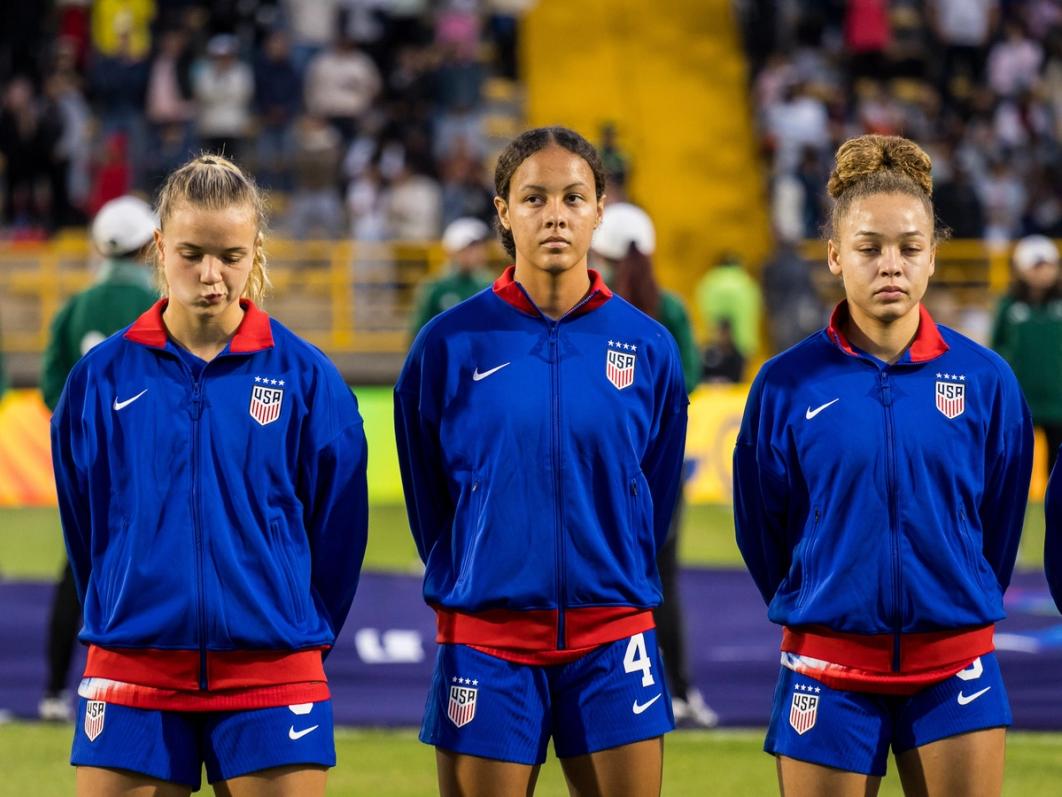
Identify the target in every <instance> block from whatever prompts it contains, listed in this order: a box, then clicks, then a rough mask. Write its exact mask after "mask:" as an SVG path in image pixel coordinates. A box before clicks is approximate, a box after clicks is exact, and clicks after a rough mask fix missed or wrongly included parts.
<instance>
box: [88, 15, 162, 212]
mask: <svg viewBox="0 0 1062 797" xmlns="http://www.w3.org/2000/svg"><path fill="white" fill-rule="evenodd" d="M131 24H132V23H131V21H130V18H129V17H128V16H126V15H121V14H119V15H117V16H116V17H115V19H114V25H115V26H116V31H115V37H116V44H115V47H114V50H113V52H112V51H109V50H106V51H105V50H101V51H98V52H96V53H94V54H93V55H92V57H91V59H90V61H89V70H88V92H89V100H90V102H91V104H92V108H93V110H94V111H95V113H96V115H97V117H98V119H99V137H100V139H102V140H104V141H106V140H107V139H109V138H111V137H112V136H116V135H121V136H123V137H124V140H125V148H124V158H125V165H126V168H128V169H129V170H130V174H131V179H132V181H133V184H134V185H139V177H140V174H141V171H142V168H143V162H144V155H145V150H146V143H145V138H146V132H145V120H144V97H145V95H146V92H147V83H148V75H149V66H148V60H147V51H146V49H144V50H141V49H140V48H139V46H138V45H137V44H136V43H135V41H134V40H135V37H134V35H133V33H132V31H131V29H130V25H131ZM123 193H124V191H123ZM109 198H113V197H109Z"/></svg>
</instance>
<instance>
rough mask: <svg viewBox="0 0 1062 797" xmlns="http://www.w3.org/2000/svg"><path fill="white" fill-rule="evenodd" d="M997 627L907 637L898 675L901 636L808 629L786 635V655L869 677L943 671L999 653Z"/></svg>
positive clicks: (903, 637) (785, 632)
mask: <svg viewBox="0 0 1062 797" xmlns="http://www.w3.org/2000/svg"><path fill="white" fill-rule="evenodd" d="M994 630H995V625H991V624H990V625H985V626H980V627H978V628H966V629H956V630H947V631H928V632H922V633H915V634H901V635H900V637H899V654H900V661H899V665H900V666H899V670H894V668H893V664H894V660H893V659H894V656H895V655H896V647H897V645H896V635H895V634H849V633H844V632H841V631H833V630H831V629H829V628H825V627H824V626H803V627H800V628H790V627H788V626H786V627H785V628H783V630H782V650H783V651H785V652H787V653H796V654H798V655H801V656H808V657H810V658H813V659H821V660H822V661H828V662H830V663H832V664H840V665H843V666H845V667H855V668H858V669H860V670H865V671H868V672H880V673H890V672H900V673H910V672H919V671H923V670H943V669H947V668H949V667H951V666H953V665H958V666H957V667H956V671H958V670H960V669H962V667H963V666H964V663H969V662H971V661H973V660H974V659H975V658H977V657H978V656H981V655H983V654H985V653H990V652H991V651H993V650H994V649H995V643H994V642H993V639H992V634H993V632H994Z"/></svg>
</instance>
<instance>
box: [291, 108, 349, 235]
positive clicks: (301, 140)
mask: <svg viewBox="0 0 1062 797" xmlns="http://www.w3.org/2000/svg"><path fill="white" fill-rule="evenodd" d="M294 147H295V151H294V155H293V157H294V170H293V177H294V184H295V188H294V191H293V192H292V195H291V206H290V208H289V210H288V217H287V222H288V229H289V231H290V234H291V236H292V237H293V238H298V239H302V238H307V237H309V236H311V235H319V236H321V237H324V238H339V237H341V236H342V235H343V227H344V222H345V214H344V213H343V203H342V202H341V201H340V197H339V191H338V188H337V182H336V175H337V174H338V171H339V163H340V159H341V157H342V148H341V147H342V140H341V138H340V135H339V132H338V131H337V130H336V129H335V128H334V127H332V125H330V124H329V123H328V122H327V120H325V119H322V118H321V117H319V116H313V115H312V114H304V115H303V116H300V117H299V119H298V121H296V123H295V128H294Z"/></svg>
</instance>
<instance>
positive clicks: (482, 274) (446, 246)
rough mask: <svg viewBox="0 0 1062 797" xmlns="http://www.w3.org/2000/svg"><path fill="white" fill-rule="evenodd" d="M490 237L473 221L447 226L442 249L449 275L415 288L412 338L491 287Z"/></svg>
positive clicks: (464, 220) (458, 222) (479, 221)
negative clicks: (445, 313)
mask: <svg viewBox="0 0 1062 797" xmlns="http://www.w3.org/2000/svg"><path fill="white" fill-rule="evenodd" d="M490 236H491V233H490V227H488V226H487V225H486V224H485V223H484V222H483V221H481V220H480V219H476V218H460V219H455V220H454V221H452V222H450V223H449V224H448V225H447V226H446V229H445V230H444V231H443V236H442V248H443V251H444V252H445V253H446V259H447V266H448V268H449V269H450V273H449V274H447V275H445V276H443V277H440V278H439V279H437V280H432V281H430V282H424V283H422V284H421V285H419V286H418V287H417V302H416V307H415V308H414V310H413V320H412V323H411V324H410V329H411V330H412V333H413V337H416V336H417V333H418V332H420V329H421V327H423V326H424V325H425V324H427V323H428V322H429V321H430V320H431V319H433V318H435V316H437V315H438V314H439V313H441V312H443V310H449V309H450V308H451V307H453V306H454V305H456V304H459V303H460V302H463V301H464V300H465V299H468V298H470V297H472V296H475V295H476V294H477V293H479V292H480V291H481V290H483V289H484V288H486V287H487V286H489V285H490V283H491V280H490V277H489V276H488V275H487V273H486V271H487V241H488V239H489V238H490Z"/></svg>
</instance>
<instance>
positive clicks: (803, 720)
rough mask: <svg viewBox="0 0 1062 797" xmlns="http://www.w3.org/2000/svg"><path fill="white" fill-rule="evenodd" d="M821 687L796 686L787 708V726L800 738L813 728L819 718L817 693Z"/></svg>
mask: <svg viewBox="0 0 1062 797" xmlns="http://www.w3.org/2000/svg"><path fill="white" fill-rule="evenodd" d="M821 689H822V687H819V686H810V685H808V684H797V685H796V691H795V692H793V703H792V705H790V707H789V724H790V725H791V726H793V730H794V731H796V732H797V733H798V734H799V735H800V736H803V735H804V734H805V733H807V732H808V731H810V730H811V729H812V728H814V727H815V720H816V719H818V716H819V692H820V691H821Z"/></svg>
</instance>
